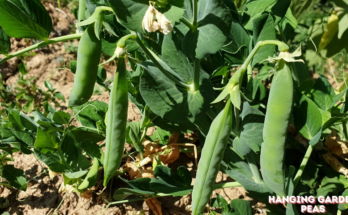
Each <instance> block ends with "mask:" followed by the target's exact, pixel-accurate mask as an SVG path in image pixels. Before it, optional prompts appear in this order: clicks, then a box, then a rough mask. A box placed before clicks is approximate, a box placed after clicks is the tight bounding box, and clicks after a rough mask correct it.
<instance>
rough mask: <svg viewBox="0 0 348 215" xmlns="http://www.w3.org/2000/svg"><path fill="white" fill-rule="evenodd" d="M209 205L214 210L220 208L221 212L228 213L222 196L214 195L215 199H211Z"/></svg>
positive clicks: (226, 204)
mask: <svg viewBox="0 0 348 215" xmlns="http://www.w3.org/2000/svg"><path fill="white" fill-rule="evenodd" d="M210 205H211V206H212V207H214V208H222V209H223V212H228V203H227V201H226V199H225V198H224V197H223V196H222V195H219V194H216V198H214V199H212V202H211V203H210Z"/></svg>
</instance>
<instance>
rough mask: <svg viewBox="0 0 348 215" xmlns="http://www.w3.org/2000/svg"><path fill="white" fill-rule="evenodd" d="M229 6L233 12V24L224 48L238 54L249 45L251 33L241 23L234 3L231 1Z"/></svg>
mask: <svg viewBox="0 0 348 215" xmlns="http://www.w3.org/2000/svg"><path fill="white" fill-rule="evenodd" d="M227 6H228V5H227ZM229 8H230V11H231V14H232V26H231V32H230V35H229V38H228V40H227V44H226V45H225V46H224V47H223V48H222V50H224V51H226V52H228V53H231V54H236V53H237V52H238V51H239V50H240V49H241V48H242V47H248V46H249V43H250V35H249V34H248V32H247V31H246V30H245V28H244V27H243V25H241V23H240V20H239V14H238V11H237V9H236V7H235V5H234V3H231V4H230V6H229ZM245 57H247V56H245Z"/></svg>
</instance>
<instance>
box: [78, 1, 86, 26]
mask: <svg viewBox="0 0 348 215" xmlns="http://www.w3.org/2000/svg"><path fill="white" fill-rule="evenodd" d="M85 10H86V0H79V16H78V19H79V20H78V22H79V23H80V22H81V20H85V19H86V15H85Z"/></svg>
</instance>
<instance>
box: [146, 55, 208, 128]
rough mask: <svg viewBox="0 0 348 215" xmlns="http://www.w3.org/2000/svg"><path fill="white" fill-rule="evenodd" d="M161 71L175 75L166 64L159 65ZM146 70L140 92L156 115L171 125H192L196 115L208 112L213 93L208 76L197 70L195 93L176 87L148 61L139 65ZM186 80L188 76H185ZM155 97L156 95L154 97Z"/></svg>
mask: <svg viewBox="0 0 348 215" xmlns="http://www.w3.org/2000/svg"><path fill="white" fill-rule="evenodd" d="M160 64H162V66H163V67H164V69H166V70H167V71H168V72H170V73H172V74H175V72H174V71H172V70H171V69H170V68H169V67H168V66H167V65H165V64H164V63H162V62H160ZM141 65H142V66H143V68H144V69H145V70H146V71H145V72H144V74H143V75H142V76H141V83H140V93H141V95H142V97H143V99H144V100H145V102H146V104H147V105H148V106H149V108H150V109H151V110H152V111H153V112H154V113H155V114H156V115H158V116H160V117H162V118H165V119H168V120H170V121H171V122H178V123H189V122H188V119H189V120H191V121H192V122H194V121H195V120H196V118H197V116H198V115H199V114H200V113H202V112H205V111H206V110H208V109H209V107H210V103H211V102H212V101H213V99H214V90H213V87H212V84H211V82H210V80H209V75H208V74H206V73H205V72H204V71H202V70H201V76H200V77H201V80H200V89H199V91H196V92H193V91H191V90H189V91H188V90H187V89H183V88H180V87H177V86H176V85H175V83H173V82H172V81H171V80H170V79H168V78H167V77H166V76H164V75H163V73H162V72H161V71H160V70H159V69H158V68H157V67H156V66H155V65H154V64H153V63H151V62H149V61H146V62H143V63H142V64H141ZM186 77H190V76H189V75H188V74H187V75H186ZM181 78H185V76H183V75H181ZM185 82H187V83H189V81H188V80H185ZM154 95H157V96H154Z"/></svg>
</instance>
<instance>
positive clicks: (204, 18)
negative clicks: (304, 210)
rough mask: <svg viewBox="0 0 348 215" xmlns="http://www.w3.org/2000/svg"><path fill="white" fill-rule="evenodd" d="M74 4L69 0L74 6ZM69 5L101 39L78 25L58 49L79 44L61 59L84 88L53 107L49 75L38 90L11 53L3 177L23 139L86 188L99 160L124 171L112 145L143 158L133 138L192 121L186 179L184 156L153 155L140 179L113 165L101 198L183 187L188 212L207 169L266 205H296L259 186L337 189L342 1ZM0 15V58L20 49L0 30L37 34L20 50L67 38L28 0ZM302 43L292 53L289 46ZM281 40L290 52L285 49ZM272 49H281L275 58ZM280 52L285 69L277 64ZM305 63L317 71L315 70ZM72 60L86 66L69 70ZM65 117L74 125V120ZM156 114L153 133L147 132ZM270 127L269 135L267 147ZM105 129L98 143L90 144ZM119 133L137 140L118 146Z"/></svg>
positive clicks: (239, 203) (121, 0) (9, 0)
mask: <svg viewBox="0 0 348 215" xmlns="http://www.w3.org/2000/svg"><path fill="white" fill-rule="evenodd" d="M60 3H62V4H65V3H67V2H60ZM149 4H151V7H149V6H150V5H149ZM77 5H78V4H77V2H70V3H69V7H70V8H71V9H72V10H76V9H77ZM207 5H208V6H209V7H207ZM152 6H153V7H154V8H152ZM151 8H152V10H149V9H151ZM334 10H335V11H334ZM81 11H82V13H83V12H84V16H82V19H83V20H82V22H80V23H79V31H80V32H81V31H84V33H83V35H87V34H89V36H90V37H93V41H94V43H98V44H99V45H98V47H97V49H98V50H97V51H93V50H92V43H93V41H87V42H86V43H85V42H84V39H83V38H84V37H83V38H82V42H80V45H79V47H76V46H74V45H69V44H70V43H64V45H65V49H66V50H67V52H69V53H75V52H76V51H77V49H78V55H77V57H78V58H81V56H83V54H86V53H87V52H88V51H89V52H91V53H89V54H88V55H86V56H84V59H83V60H78V61H70V62H69V66H70V70H71V71H72V72H73V73H74V74H75V73H76V74H75V79H76V80H77V81H76V82H78V83H80V84H82V85H78V84H76V83H75V84H74V88H75V89H74V92H75V90H76V92H77V91H79V92H80V93H81V95H82V96H81V102H80V103H78V104H76V105H75V106H76V107H74V108H73V111H74V116H72V115H71V114H70V112H68V111H64V110H56V109H55V108H57V107H59V103H58V101H59V100H61V101H63V102H65V98H64V96H63V95H62V93H60V92H58V91H57V90H56V89H54V88H53V85H52V84H51V83H50V82H49V81H48V80H46V81H45V82H44V85H45V89H47V90H46V91H44V90H42V89H39V88H38V87H37V85H36V78H35V77H31V78H29V75H28V74H27V73H28V72H29V73H30V71H28V70H27V68H26V65H25V64H24V63H23V62H21V63H20V64H19V66H18V70H19V72H20V74H19V79H18V83H17V84H18V86H16V87H12V86H7V85H6V83H5V80H2V79H1V82H0V98H1V106H2V107H3V108H2V109H1V118H0V150H1V154H0V170H1V176H2V178H4V179H5V180H6V181H5V182H3V183H2V185H4V186H7V187H10V188H17V189H21V190H25V189H26V184H27V181H28V180H27V179H26V177H25V174H24V172H23V170H19V169H15V168H14V167H13V166H11V165H8V164H7V162H8V161H11V159H12V154H13V153H14V152H17V151H22V152H23V153H25V154H31V153H34V155H35V156H36V157H37V158H38V159H39V160H40V161H42V162H43V163H45V164H46V165H47V166H48V168H49V169H50V170H52V171H55V172H59V173H61V174H62V175H63V177H64V185H71V186H73V187H74V189H75V192H83V191H84V190H86V189H90V188H91V187H93V186H94V185H95V184H96V182H97V176H98V172H99V169H100V168H101V167H103V168H104V173H105V177H104V186H107V184H108V182H109V180H110V179H111V178H114V177H115V176H116V175H118V176H119V175H120V174H121V173H123V172H122V171H120V172H119V171H118V168H119V166H120V165H121V163H122V161H124V160H123V158H125V157H128V156H133V155H132V154H133V153H139V154H140V155H139V158H140V162H141V161H142V159H143V155H145V154H146V148H145V149H144V146H143V144H142V143H143V141H144V140H145V138H146V139H148V140H150V141H152V142H154V143H157V144H159V145H168V142H169V138H170V137H171V136H172V133H173V132H177V133H180V135H181V136H184V134H188V133H191V132H194V136H195V137H196V136H198V141H197V142H195V144H196V145H197V146H198V145H201V146H203V151H202V155H201V158H200V161H199V167H198V171H197V178H196V180H195V183H194V186H191V182H192V177H191V173H190V172H189V171H188V170H187V169H186V168H185V167H179V168H178V169H177V172H176V173H174V172H173V170H172V169H170V168H169V167H165V166H162V165H160V164H158V165H157V166H156V165H153V166H155V167H154V168H155V169H154V178H152V179H149V178H137V179H135V180H130V181H128V180H126V179H123V178H121V177H120V179H121V180H124V181H125V183H126V184H127V185H128V186H129V188H120V189H118V190H116V191H115V192H114V194H113V198H114V199H115V200H117V201H121V200H123V201H128V200H129V198H130V197H131V196H137V197H138V198H140V199H146V198H150V197H160V196H166V195H168V196H169V195H171V196H174V197H175V196H183V195H187V194H189V193H190V192H193V195H192V196H193V203H192V205H193V214H200V213H202V212H203V210H204V208H205V206H206V204H207V203H208V202H209V200H210V198H211V193H212V192H213V190H214V189H215V188H216V186H217V185H215V179H216V175H217V173H218V171H222V172H223V173H226V174H227V175H229V176H230V177H231V178H233V179H234V180H235V181H236V183H240V184H241V185H242V186H243V187H244V188H245V189H246V190H247V191H248V193H249V195H250V196H251V197H253V198H257V199H258V200H260V201H263V202H264V203H266V205H267V209H268V210H269V213H270V214H298V211H297V210H296V207H294V206H293V205H291V204H289V205H287V208H286V209H285V208H282V207H281V206H279V205H269V204H268V196H270V195H276V194H278V195H285V194H287V195H313V196H319V195H324V196H325V195H340V194H341V193H342V192H343V194H342V195H346V191H344V189H346V188H347V181H346V180H345V179H344V176H343V175H340V174H339V173H336V172H334V170H333V169H332V168H331V167H330V166H328V164H327V163H326V162H324V161H323V157H322V153H324V150H328V149H329V147H328V145H327V144H329V143H328V142H325V137H326V136H327V135H328V134H330V133H331V130H332V129H334V130H335V131H336V132H337V133H338V135H339V136H340V139H341V140H342V141H346V140H347V139H348V138H347V137H348V133H347V128H346V127H347V113H348V108H347V105H346V101H347V98H348V97H347V94H346V91H347V89H348V88H347V86H346V85H342V87H341V88H340V89H338V86H337V87H336V89H335V88H334V87H333V86H332V84H331V80H328V78H327V77H326V76H325V70H326V69H327V68H326V65H327V64H326V63H327V62H328V63H329V64H330V71H331V74H330V75H332V76H333V77H334V80H335V82H338V81H340V82H341V81H345V79H346V78H345V77H344V76H343V77H341V73H342V72H341V73H340V75H339V76H337V77H336V74H337V72H334V70H335V69H336V71H337V69H339V70H340V71H344V69H345V67H346V66H345V65H344V64H345V63H347V62H348V61H347V59H348V58H347V51H346V49H347V47H348V46H347V42H346V41H347V40H348V39H347V38H348V33H347V32H348V31H347V30H348V25H347V19H348V15H347V11H348V2H347V1H346V0H344V1H338V0H337V1H336V0H333V1H325V2H324V1H318V0H308V1H303V0H293V1H290V0H252V1H243V0H235V1H233V0H199V1H197V0H191V1H190V0H185V1H184V0H182V1H174V0H168V1H159V0H156V1H151V2H149V1H145V0H108V1H105V0H86V8H81ZM146 13H150V16H148V17H145V18H147V19H148V20H146V19H144V16H145V14H146ZM335 13H336V14H337V15H338V26H333V28H334V29H338V30H337V32H328V30H327V28H328V24H327V23H328V18H329V17H330V16H331V15H332V14H335ZM38 14H39V15H38ZM143 21H144V22H143ZM151 24H152V26H151ZM0 25H1V29H0V53H1V54H4V55H6V58H5V59H4V60H2V61H1V62H2V63H3V62H5V61H6V60H8V59H10V58H12V57H17V56H22V57H23V56H24V57H25V53H24V52H25V51H21V50H20V51H18V52H15V53H11V54H9V52H10V49H11V46H10V40H9V37H16V38H18V37H19V38H31V39H35V40H44V41H46V42H44V43H42V44H41V45H40V46H37V45H36V44H34V45H33V46H31V48H32V49H31V48H29V49H26V50H34V49H35V48H39V47H42V46H44V45H48V44H51V43H56V42H65V41H67V40H69V38H70V39H71V38H74V39H76V38H77V37H79V34H77V36H76V35H74V36H73V37H72V36H69V35H68V36H63V37H60V38H53V39H51V40H48V36H49V33H50V31H51V28H52V22H51V19H50V17H49V15H48V13H47V11H46V10H45V9H44V7H43V6H42V4H41V3H40V2H39V1H38V0H30V1H29V0H21V1H19V0H0ZM149 25H150V26H149ZM156 25H157V26H156ZM81 26H82V27H81ZM85 26H86V27H85ZM86 29H87V30H86ZM164 29H166V30H167V31H168V32H167V31H164ZM329 30H330V29H329ZM328 33H331V34H332V35H329V36H330V40H331V41H324V42H325V43H328V44H327V46H326V47H325V48H323V49H322V50H320V51H319V52H318V51H317V49H318V47H319V44H320V43H323V42H322V40H325V38H327V37H328V36H327V34H328ZM130 34H131V35H132V37H129V38H128V37H127V38H128V39H127V40H126V41H125V42H124V41H123V40H121V42H122V44H120V43H121V42H120V43H118V42H119V41H120V39H121V38H123V39H124V38H125V37H124V36H126V35H130ZM331 37H332V38H331ZM123 42H124V43H123ZM72 44H74V43H72ZM300 45H302V50H303V53H304V56H301V55H302V53H300V51H299V49H297V48H298V47H299V46H300ZM276 47H278V49H276ZM82 48H83V50H82ZM80 49H81V50H82V51H81V53H80ZM288 49H289V50H288ZM293 50H297V52H294V53H295V54H293V56H291V54H290V53H293ZM97 52H98V53H97ZM100 52H103V53H104V54H105V56H112V58H111V59H110V60H109V61H106V62H105V63H109V62H113V61H114V59H115V58H117V71H116V74H115V77H114V80H115V81H114V82H113V83H112V84H111V83H110V82H112V79H110V78H109V79H108V80H107V72H106V70H105V68H103V66H102V65H98V64H99V63H100ZM123 57H125V58H126V57H127V60H126V61H124V59H123ZM274 57H276V58H274ZM277 57H278V58H277ZM280 58H282V59H284V60H281V62H277V60H279V59H280ZM300 59H302V60H304V63H302V62H299V61H300ZM265 60H268V61H270V62H269V63H268V62H265ZM331 60H333V61H335V62H336V64H335V65H332V64H331ZM285 61H286V63H285ZM126 62H127V64H126ZM89 63H92V64H93V65H92V64H91V65H90V64H89ZM284 65H286V68H285V67H284V68H285V70H286V71H285V70H284V71H285V72H286V74H285V72H281V71H280V70H281V69H282V66H284ZM92 67H93V68H92ZM313 68H314V69H313ZM87 70H88V71H87ZM128 70H129V71H128ZM312 70H314V72H316V73H318V71H319V73H321V74H319V76H318V78H317V79H313V78H312ZM76 71H77V72H76ZM81 72H82V73H83V74H88V75H87V76H85V77H84V78H82V79H81V80H80V79H79V77H80V74H81ZM86 72H88V73H86ZM280 73H281V74H282V75H279V74H280ZM109 80H111V81H109ZM337 80H338V81H337ZM95 83H98V84H99V85H100V86H102V88H103V89H105V90H106V91H110V90H111V89H112V91H111V99H110V102H109V105H108V104H107V103H104V102H100V101H88V99H89V98H90V96H91V94H92V92H93V91H94V92H96V91H99V92H100V91H101V90H98V89H97V88H96V90H94V85H95ZM270 83H272V85H271V90H269V84H270ZM336 84H337V83H336ZM81 86H83V87H81ZM127 98H128V100H129V101H131V102H132V103H133V104H134V105H135V106H136V108H137V109H138V111H139V112H140V114H141V115H142V120H141V122H127V112H128V101H127ZM226 98H227V99H226ZM70 99H71V97H70ZM285 100H286V101H285ZM213 101H214V103H212V102H213ZM282 101H283V102H282ZM51 104H55V108H54V107H52V106H51ZM78 105H79V106H78ZM132 108H133V106H132ZM74 120H76V121H78V125H77V124H74V125H73V124H72V122H73V121H74ZM289 124H290V126H289ZM154 126H156V127H155V128H154V133H153V134H152V135H151V136H147V135H146V134H147V131H148V128H150V127H154ZM292 130H295V131H292ZM295 134H296V135H298V136H297V138H295V137H294V135H295ZM298 137H303V139H304V138H305V140H302V139H301V138H298ZM271 138H273V139H272V140H273V142H274V144H272V145H271V146H266V145H267V144H269V139H271ZM105 139H106V150H105V156H104V152H103V150H102V147H103V145H99V144H98V143H99V142H101V141H104V140H105ZM297 140H299V141H301V143H299V142H297ZM125 141H126V142H127V143H129V144H132V145H133V146H134V148H135V149H136V151H137V152H126V153H127V155H125V152H124V146H123V144H124V142H125ZM318 142H319V144H318ZM302 143H305V144H307V145H309V146H308V149H307V145H306V147H304V146H303V145H302ZM314 146H316V147H315V148H314ZM159 148H160V147H159ZM313 149H314V150H313ZM265 150H266V151H267V153H266V154H265V153H264V152H263V155H260V152H261V151H265ZM312 150H313V151H312ZM325 153H326V152H325ZM311 155H312V156H311ZM339 156H340V155H339ZM155 159H157V160H155V161H154V163H155V162H158V157H157V158H155ZM267 159H268V161H269V162H268V163H267V165H266V166H265V160H267ZM91 160H93V165H91ZM127 162H128V161H127ZM159 163H160V162H159ZM260 163H261V170H262V173H263V174H262V176H261V174H260V173H261V172H260V168H259V167H260V166H259V165H260ZM283 163H284V164H283ZM342 163H343V164H344V165H345V164H346V163H344V162H343V161H342ZM136 165H137V164H136ZM268 168H269V169H268ZM125 171H126V170H125ZM296 173H297V174H296ZM122 177H125V176H122ZM273 182H277V183H273ZM274 191H275V192H277V193H275V192H274ZM125 199H128V200H125ZM116 203H117V202H116ZM210 204H211V206H212V207H214V208H215V209H216V211H212V212H211V214H217V213H218V212H222V213H221V214H224V215H225V214H226V215H227V214H233V215H238V214H240V215H250V214H252V210H251V207H250V203H249V202H247V201H244V200H240V199H235V200H232V201H231V202H230V204H228V202H227V201H226V200H225V199H224V198H223V197H222V196H221V195H217V197H216V198H215V199H212V200H211V201H210ZM338 208H339V209H340V210H344V209H346V208H347V207H346V205H340V206H339V207H338Z"/></svg>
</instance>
